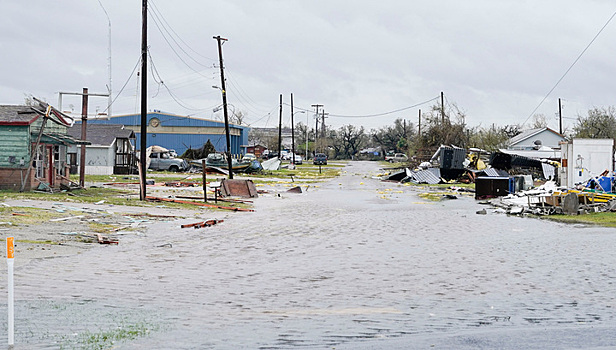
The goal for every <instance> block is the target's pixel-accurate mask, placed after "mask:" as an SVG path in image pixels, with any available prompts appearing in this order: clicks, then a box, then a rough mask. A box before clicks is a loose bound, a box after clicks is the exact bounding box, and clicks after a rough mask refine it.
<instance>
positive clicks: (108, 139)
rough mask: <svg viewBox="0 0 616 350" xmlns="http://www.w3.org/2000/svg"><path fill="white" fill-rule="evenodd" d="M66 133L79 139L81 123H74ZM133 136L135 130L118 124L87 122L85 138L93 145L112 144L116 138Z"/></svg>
mask: <svg viewBox="0 0 616 350" xmlns="http://www.w3.org/2000/svg"><path fill="white" fill-rule="evenodd" d="M67 133H68V134H69V135H70V136H71V137H73V138H76V139H81V124H75V125H74V126H73V127H72V128H69V129H68V130H67ZM130 138H135V132H134V131H132V130H130V129H126V128H124V125H120V124H87V125H86V139H87V140H88V141H89V142H91V143H92V144H93V145H104V146H110V145H112V144H113V143H114V142H115V140H116V139H130Z"/></svg>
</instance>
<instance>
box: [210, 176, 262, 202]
mask: <svg viewBox="0 0 616 350" xmlns="http://www.w3.org/2000/svg"><path fill="white" fill-rule="evenodd" d="M220 193H221V195H222V196H223V197H227V196H238V197H245V198H255V197H258V196H259V195H258V193H257V188H256V187H255V184H254V183H253V182H252V180H228V179H223V180H222V182H221V187H220Z"/></svg>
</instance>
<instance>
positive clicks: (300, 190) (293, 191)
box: [287, 186, 302, 193]
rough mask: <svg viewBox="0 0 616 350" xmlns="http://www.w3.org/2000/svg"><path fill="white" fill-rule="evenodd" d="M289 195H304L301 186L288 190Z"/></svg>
mask: <svg viewBox="0 0 616 350" xmlns="http://www.w3.org/2000/svg"><path fill="white" fill-rule="evenodd" d="M287 192H288V193H302V187H301V186H295V187H292V188H290V189H288V190H287Z"/></svg>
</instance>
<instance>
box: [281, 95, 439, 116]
mask: <svg viewBox="0 0 616 350" xmlns="http://www.w3.org/2000/svg"><path fill="white" fill-rule="evenodd" d="M439 98H440V96H437V97H433V98H431V99H429V100H426V101H423V102H420V103H417V104H414V105H412V106H408V107H403V108H399V109H396V110H393V111H389V112H383V113H377V114H366V115H342V114H331V113H330V114H328V116H329V117H335V118H374V117H381V116H384V115H388V114H394V113H398V112H402V111H406V110H408V109H411V108H416V107H419V106H422V105H425V104H427V103H430V102H432V101H434V100H437V99H439ZM283 104H284V105H287V106H290V105H289V104H288V103H283ZM295 108H296V109H299V110H302V111H309V112H311V111H312V109H306V108H300V107H295Z"/></svg>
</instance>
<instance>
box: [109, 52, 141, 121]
mask: <svg viewBox="0 0 616 350" xmlns="http://www.w3.org/2000/svg"><path fill="white" fill-rule="evenodd" d="M139 63H141V55H139V59H138V60H137V64H135V67H134V68H133V71H132V72H131V73H130V75H129V76H128V79H126V82H125V83H124V85H123V86H122V88H121V89H120V91H119V92H118V93H117V94H116V97H115V98H114V99H113V100H112V101H111V104H110V105H109V106H113V104H114V103H115V101H116V100H117V99H118V97H120V95H121V94H122V92H123V91H124V89H125V88H126V85H128V82H130V80H131V79H132V77H133V74H135V71H136V70H137V67H139ZM109 106H107V108H105V109H104V110H103V113H105V112H107V110H108V109H109Z"/></svg>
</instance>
